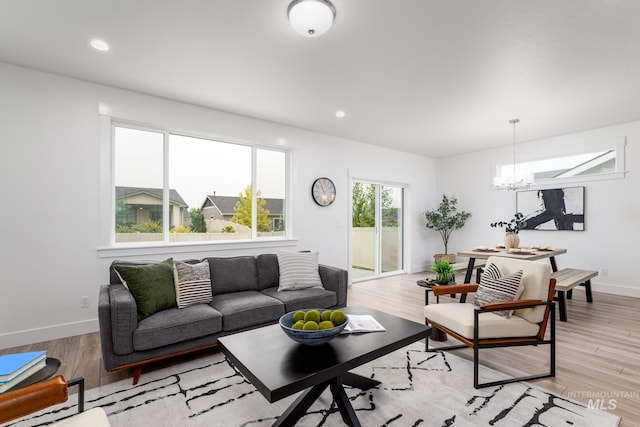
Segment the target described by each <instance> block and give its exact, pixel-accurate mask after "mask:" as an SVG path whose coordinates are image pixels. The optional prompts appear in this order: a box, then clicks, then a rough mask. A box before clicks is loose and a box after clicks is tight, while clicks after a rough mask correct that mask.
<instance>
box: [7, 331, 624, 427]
mask: <svg viewBox="0 0 640 427" xmlns="http://www.w3.org/2000/svg"><path fill="white" fill-rule="evenodd" d="M423 346H424V345H423V344H419V343H416V344H413V345H411V346H408V347H406V348H404V349H402V350H398V351H396V352H394V353H391V354H389V355H387V356H384V357H382V358H380V359H378V360H376V361H374V362H371V363H369V364H367V365H364V366H361V367H360V368H358V369H356V370H354V372H356V373H358V374H360V375H364V376H367V377H371V378H374V379H376V380H379V381H381V382H382V384H381V385H380V386H378V387H376V388H373V389H371V390H368V391H362V390H359V389H355V388H349V387H346V391H347V395H348V396H349V398H350V400H351V403H352V405H353V407H354V409H355V410H356V413H357V415H358V418H359V419H360V422H361V424H362V425H363V426H366V427H368V426H395V427H405V426H406V427H409V426H437V427H441V426H457V427H460V426H465V427H466V426H498V427H500V426H508V427H514V426H547V427H557V426H594V427H595V426H597V427H608V426H613V427H615V426H617V425H618V423H619V418H618V417H617V416H614V415H613V414H610V413H608V412H605V411H600V410H594V409H588V408H586V407H585V406H584V405H582V404H580V403H577V402H575V401H572V400H570V399H566V398H564V397H560V396H555V395H553V394H551V393H548V392H545V391H542V390H539V389H537V388H535V387H533V386H532V385H530V384H527V383H515V384H509V385H505V386H496V387H489V388H486V389H481V390H476V389H474V388H473V385H472V375H473V372H472V371H473V365H472V364H471V362H469V361H467V360H465V359H462V358H460V357H458V356H455V355H453V354H451V353H426V352H424V351H423V349H424V347H423ZM483 372H486V370H483ZM490 374H491V375H499V374H495V373H491V372H490ZM489 379H491V378H490V377H489V376H486V375H484V376H483V380H489ZM294 399H295V396H291V397H289V398H286V399H283V400H280V401H278V402H275V403H273V404H269V403H268V402H267V400H266V399H265V398H264V397H263V396H262V395H261V394H260V393H259V392H258V391H256V389H255V388H254V387H253V386H252V385H251V384H250V383H249V382H248V381H247V380H245V379H244V377H243V376H242V375H241V374H240V373H239V372H238V371H237V370H236V369H235V368H234V366H233V365H232V364H231V363H230V362H229V361H227V360H226V358H225V357H224V355H223V354H221V353H214V354H211V355H207V356H203V357H202V358H199V359H196V360H192V361H189V362H184V363H180V364H176V365H173V366H171V367H169V368H165V369H161V370H157V371H154V372H148V373H143V375H142V377H141V379H140V382H139V384H138V385H136V386H133V385H131V380H130V379H127V380H123V381H119V382H117V383H113V384H108V385H105V386H102V387H98V388H95V389H92V390H89V391H87V392H86V398H85V400H86V407H87V408H92V407H94V406H102V407H103V408H104V409H105V411H106V412H107V414H108V416H109V421H110V423H111V425H112V426H114V427H117V426H154V427H160V426H225V427H231V426H251V427H253V426H270V425H272V424H273V423H274V421H275V420H276V419H277V417H278V415H279V414H281V413H282V412H284V410H285V409H286V408H287V407H288V406H289V404H290V403H291V402H292V401H293V400H294ZM74 402H75V395H74V396H72V397H71V399H70V400H69V402H67V403H66V404H63V405H58V406H56V407H53V408H50V409H48V410H46V411H43V412H41V413H39V414H36V415H33V416H31V417H29V418H26V419H23V420H20V421H17V422H14V423H11V424H8V425H10V426H21V427H22V426H40V425H47V424H49V423H50V422H52V421H54V420H59V419H62V418H65V417H68V416H69V415H72V414H73V413H75V412H76V411H77V409H76V405H75V403H74ZM297 425H299V426H314V427H315V426H343V425H344V423H343V422H342V419H341V417H340V414H339V412H338V410H337V408H336V406H335V403H334V402H332V399H331V394H330V393H329V392H328V391H325V393H324V394H323V395H322V396H321V397H320V399H319V400H318V401H317V402H316V403H315V404H314V405H313V406H312V407H311V408H310V410H309V412H308V413H307V414H306V415H305V416H304V417H303V418H302V419H301V420H300V422H299V423H298V424H297Z"/></svg>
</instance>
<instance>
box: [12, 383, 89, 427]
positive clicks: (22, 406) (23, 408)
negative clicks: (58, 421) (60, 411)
mask: <svg viewBox="0 0 640 427" xmlns="http://www.w3.org/2000/svg"><path fill="white" fill-rule="evenodd" d="M74 385H77V386H78V413H81V412H84V378H83V377H79V378H75V379H72V380H69V381H66V380H65V379H64V377H63V376H62V375H56V376H55V377H53V378H50V379H48V380H45V381H40V382H38V383H35V384H32V385H29V386H26V387H24V388H20V389H17V390H11V391H7V392H5V393H2V394H0V424H3V423H6V422H9V421H11V420H15V419H17V418H21V417H24V416H26V415H29V414H32V413H34V412H36V411H39V410H41V409H45V408H47V407H49V406H52V405H56V404H58V403H64V402H66V401H67V400H68V398H69V390H68V388H69V386H74Z"/></svg>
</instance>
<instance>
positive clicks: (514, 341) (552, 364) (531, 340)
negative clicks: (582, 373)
mask: <svg viewBox="0 0 640 427" xmlns="http://www.w3.org/2000/svg"><path fill="white" fill-rule="evenodd" d="M555 287H556V280H555V279H553V278H552V279H551V280H550V281H549V291H548V295H547V300H546V301H541V300H516V301H505V302H497V303H491V304H485V305H483V306H480V307H478V308H476V309H475V310H474V327H473V339H468V338H466V337H464V336H462V335H460V334H458V333H457V332H455V331H452V330H450V329H448V328H446V327H444V326H442V325H440V324H438V323H436V322H432V321H430V320H428V319H427V321H428V323H429V324H431V326H433V327H435V328H437V329H440V330H441V331H443V332H445V333H446V334H448V335H451V336H452V337H453V338H455V339H457V340H458V341H460V342H462V343H463V344H460V345H451V346H445V347H431V348H430V347H429V337H428V336H427V339H426V351H428V352H436V351H441V350H453V349H458V348H465V347H471V348H473V386H474V387H475V388H483V387H492V386H495V385H501V384H509V383H513V382H518V381H529V380H534V379H539V378H548V377H554V376H555V375H556V319H555V304H554V302H553V296H554V293H555ZM477 288H478V285H477V284H475V283H473V284H468V285H449V286H434V287H433V293H434V295H435V296H440V295H450V294H454V293H462V294H465V293H469V292H475V291H476V290H477ZM536 306H546V308H545V311H544V317H543V320H542V321H541V322H540V323H538V325H539V327H540V328H539V332H538V334H537V335H536V336H533V337H508V338H485V339H480V338H479V316H480V314H482V313H487V312H492V311H501V310H518V309H523V308H533V307H536ZM547 324H549V338H548V339H545V333H546V330H547ZM529 345H533V346H538V345H549V372H545V373H540V374H535V375H528V376H521V377H515V378H507V379H503V380H498V381H490V382H485V383H480V382H479V364H480V349H485V348H497V347H517V346H529Z"/></svg>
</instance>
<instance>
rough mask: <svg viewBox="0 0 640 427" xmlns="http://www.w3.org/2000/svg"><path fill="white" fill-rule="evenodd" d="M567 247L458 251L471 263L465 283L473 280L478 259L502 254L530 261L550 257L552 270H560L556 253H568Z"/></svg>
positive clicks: (468, 265)
mask: <svg viewBox="0 0 640 427" xmlns="http://www.w3.org/2000/svg"><path fill="white" fill-rule="evenodd" d="M566 253H567V250H566V249H558V248H553V249H550V250H549V249H534V250H531V252H530V253H522V252H520V253H518V252H515V251H514V252H512V251H509V250H507V249H504V248H487V249H472V250H470V251H462V252H458V254H457V255H458V256H460V257H468V258H469V263H468V264H467V272H466V273H465V276H464V283H470V282H471V275H472V274H473V267H474V265H475V263H476V259H487V258H489V257H491V256H501V257H507V258H516V259H524V260H528V261H536V260H539V259H545V258H548V259H549V262H550V263H551V270H552V271H554V272H555V271H558V265H557V264H556V258H555V257H556V255H561V254H566Z"/></svg>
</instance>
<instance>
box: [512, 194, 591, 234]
mask: <svg viewBox="0 0 640 427" xmlns="http://www.w3.org/2000/svg"><path fill="white" fill-rule="evenodd" d="M516 205H517V206H516V208H517V212H520V213H522V214H523V215H524V220H525V221H526V222H527V225H526V226H525V227H523V228H524V229H525V230H572V231H583V230H584V187H567V188H550V189H546V190H532V191H519V192H518V193H517V195H516Z"/></svg>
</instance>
